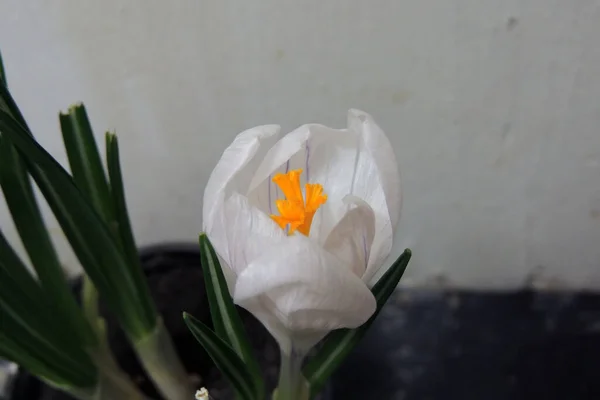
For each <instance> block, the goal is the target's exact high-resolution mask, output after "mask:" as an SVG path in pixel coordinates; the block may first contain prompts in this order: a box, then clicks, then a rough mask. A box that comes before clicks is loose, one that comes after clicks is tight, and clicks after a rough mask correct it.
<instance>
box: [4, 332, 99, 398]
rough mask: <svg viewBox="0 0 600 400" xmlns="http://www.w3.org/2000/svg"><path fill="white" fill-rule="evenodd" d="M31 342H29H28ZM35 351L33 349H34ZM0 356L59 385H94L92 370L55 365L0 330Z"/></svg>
mask: <svg viewBox="0 0 600 400" xmlns="http://www.w3.org/2000/svg"><path fill="white" fill-rule="evenodd" d="M28 344H31V342H28ZM34 353H35V350H34ZM0 358H3V359H6V360H10V361H12V362H14V363H16V364H17V365H19V366H21V367H23V368H25V369H26V370H28V371H29V372H30V373H32V374H34V375H36V376H38V377H40V378H43V379H45V380H47V381H50V382H53V383H56V384H57V385H61V386H74V387H82V388H83V387H93V386H94V385H95V379H94V375H93V374H94V373H95V372H94V371H91V372H92V373H91V374H90V373H88V372H90V371H87V370H86V369H84V368H81V366H78V367H76V368H73V369H65V367H64V366H63V365H55V364H54V363H52V362H51V361H52V360H50V362H49V361H48V360H46V359H44V358H41V357H38V356H36V355H35V354H32V351H31V350H30V349H27V348H23V347H22V346H20V345H19V344H18V343H16V342H15V341H14V340H13V338H11V337H8V336H6V335H4V334H3V333H2V332H0Z"/></svg>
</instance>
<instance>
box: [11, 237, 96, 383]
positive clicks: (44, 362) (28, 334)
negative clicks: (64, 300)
mask: <svg viewBox="0 0 600 400" xmlns="http://www.w3.org/2000/svg"><path fill="white" fill-rule="evenodd" d="M45 297H46V295H45V294H44V292H43V291H42V289H41V287H40V286H39V285H38V283H37V281H36V280H35V279H34V278H33V276H32V275H31V274H30V273H29V272H28V271H27V269H26V267H25V265H24V264H23V263H22V262H21V260H20V259H19V257H18V256H17V255H16V253H15V252H14V250H13V249H12V248H11V246H10V245H9V244H8V242H7V241H6V239H5V238H4V236H3V235H2V233H1V232H0V321H2V324H1V328H2V329H1V330H0V353H2V354H5V355H6V356H7V357H9V358H10V359H11V360H14V361H15V362H17V363H19V364H21V365H23V366H25V367H26V368H28V369H30V370H31V371H32V372H34V373H36V374H42V376H46V375H48V376H49V379H52V380H64V381H66V382H68V383H69V384H72V385H76V386H82V387H87V386H93V385H94V384H95V381H96V379H97V371H96V368H95V366H94V364H93V363H92V361H91V359H90V357H89V355H88V354H87V353H86V352H85V351H84V350H83V348H82V347H81V346H80V344H79V342H78V341H77V340H73V339H72V337H71V336H72V333H71V332H70V328H69V327H67V326H65V325H64V324H63V321H62V320H61V319H59V318H55V315H54V314H55V313H54V312H53V311H55V310H54V309H53V308H52V307H51V304H50V303H48V302H47V301H46V298H45ZM55 375H58V377H57V376H55Z"/></svg>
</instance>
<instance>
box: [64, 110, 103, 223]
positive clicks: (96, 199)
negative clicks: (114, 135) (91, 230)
mask: <svg viewBox="0 0 600 400" xmlns="http://www.w3.org/2000/svg"><path fill="white" fill-rule="evenodd" d="M59 119H60V127H61V131H62V136H63V142H64V144H65V149H66V151H67V158H68V159H69V165H70V167H71V174H72V175H73V180H74V181H75V184H76V185H77V187H78V188H79V189H80V190H81V191H82V192H83V193H85V194H86V195H87V196H88V197H89V200H90V201H91V203H92V204H93V205H94V207H95V208H96V210H97V211H98V213H99V214H100V215H102V216H103V217H104V220H105V221H107V222H109V221H111V220H112V219H113V212H112V202H111V201H110V194H109V189H108V182H107V181H106V175H105V173H104V167H103V166H102V161H101V158H100V153H99V151H98V147H97V146H96V140H95V139H94V133H93V131H92V126H91V124H90V121H89V119H88V115H87V112H86V110H85V106H84V105H83V104H77V105H74V106H72V107H70V108H69V111H68V112H67V113H61V114H60V116H59Z"/></svg>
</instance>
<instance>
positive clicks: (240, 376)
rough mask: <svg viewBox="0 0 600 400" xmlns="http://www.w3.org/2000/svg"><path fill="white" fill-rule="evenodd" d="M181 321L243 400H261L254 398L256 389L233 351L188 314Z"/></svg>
mask: <svg viewBox="0 0 600 400" xmlns="http://www.w3.org/2000/svg"><path fill="white" fill-rule="evenodd" d="M183 319H184V321H185V323H186V324H187V326H188V328H189V330H190V331H191V332H192V334H193V335H194V337H195V338H196V340H198V342H200V344H201V345H202V347H204V349H205V350H206V352H207V353H208V355H209V356H210V358H212V360H213V361H214V363H215V365H216V366H217V368H219V371H221V372H222V373H223V375H225V377H226V378H227V379H228V380H229V381H230V382H231V384H232V386H233V387H234V389H235V390H236V391H237V393H239V395H240V396H242V399H244V400H262V398H260V397H257V396H256V388H255V387H254V385H253V381H252V377H251V376H250V374H249V372H248V371H247V368H246V365H245V364H244V362H243V361H242V359H241V358H240V357H239V356H238V355H237V354H236V353H235V351H234V350H233V349H232V348H231V347H230V346H229V345H228V344H227V343H226V342H225V341H224V340H222V339H221V338H220V337H219V336H217V334H215V333H214V332H213V331H211V330H210V328H209V327H207V326H206V325H204V324H203V323H202V322H200V321H198V320H197V319H196V318H194V317H193V316H191V315H190V314H188V313H183Z"/></svg>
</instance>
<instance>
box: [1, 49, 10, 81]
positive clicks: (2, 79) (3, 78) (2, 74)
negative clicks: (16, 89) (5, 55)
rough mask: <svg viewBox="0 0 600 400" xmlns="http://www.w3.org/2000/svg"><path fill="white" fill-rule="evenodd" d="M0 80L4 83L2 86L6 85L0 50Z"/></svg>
mask: <svg viewBox="0 0 600 400" xmlns="http://www.w3.org/2000/svg"><path fill="white" fill-rule="evenodd" d="M0 81H2V83H3V84H4V86H8V82H7V80H6V72H5V71H4V62H2V53H1V52H0Z"/></svg>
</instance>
